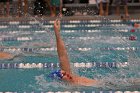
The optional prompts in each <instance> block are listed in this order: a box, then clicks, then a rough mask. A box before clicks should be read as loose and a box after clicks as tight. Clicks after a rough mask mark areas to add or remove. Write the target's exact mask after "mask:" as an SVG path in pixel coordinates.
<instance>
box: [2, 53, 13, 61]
mask: <svg viewBox="0 0 140 93" xmlns="http://www.w3.org/2000/svg"><path fill="white" fill-rule="evenodd" d="M13 58H14V56H13V55H12V54H10V53H7V52H0V60H6V59H13Z"/></svg>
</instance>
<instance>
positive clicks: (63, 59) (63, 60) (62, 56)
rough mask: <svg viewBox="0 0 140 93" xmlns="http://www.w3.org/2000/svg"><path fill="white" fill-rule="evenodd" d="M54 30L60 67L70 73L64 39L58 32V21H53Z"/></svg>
mask: <svg viewBox="0 0 140 93" xmlns="http://www.w3.org/2000/svg"><path fill="white" fill-rule="evenodd" d="M54 31H55V36H56V45H57V53H58V57H59V61H60V68H61V69H62V70H64V71H66V72H67V73H71V69H70V62H69V57H68V54H67V50H66V48H65V44H64V41H63V40H62V38H61V34H60V21H58V20H56V21H54Z"/></svg>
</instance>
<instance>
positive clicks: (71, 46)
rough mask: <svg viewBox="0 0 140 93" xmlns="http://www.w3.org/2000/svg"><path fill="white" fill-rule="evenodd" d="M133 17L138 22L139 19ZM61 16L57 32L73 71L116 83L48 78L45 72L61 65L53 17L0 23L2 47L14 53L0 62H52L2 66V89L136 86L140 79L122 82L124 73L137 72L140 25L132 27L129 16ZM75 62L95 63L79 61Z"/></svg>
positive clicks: (138, 75)
mask: <svg viewBox="0 0 140 93" xmlns="http://www.w3.org/2000/svg"><path fill="white" fill-rule="evenodd" d="M131 21H132V22H133V21H134V22H137V23H140V20H131ZM61 22H62V23H61V35H62V37H63V40H64V41H65V45H66V47H67V50H68V54H69V58H70V61H71V63H73V64H72V69H73V71H74V72H75V73H77V74H79V75H81V76H86V77H89V78H94V79H100V80H105V81H111V82H113V83H114V85H102V86H101V87H96V86H94V87H72V86H70V85H68V84H65V83H64V82H60V81H57V80H56V81H54V80H52V79H50V78H49V77H47V76H48V74H49V73H50V72H51V71H53V70H55V69H58V68H59V67H58V64H57V63H58V57H57V52H56V46H55V36H54V32H53V25H52V24H53V22H52V21H47V20H46V21H45V20H44V21H39V22H36V21H6V22H4V21H3V22H1V23H0V40H1V42H0V44H1V46H4V47H3V48H1V51H6V52H9V53H12V54H13V55H15V56H16V57H15V58H14V59H12V60H0V64H18V65H19V64H20V63H23V64H27V63H30V64H32V63H35V64H38V63H42V64H45V63H47V64H49V65H51V64H54V65H53V66H49V67H44V68H43V67H41V68H22V69H19V68H16V69H14V68H6V67H5V69H0V91H2V92H5V91H11V92H25V91H26V92H31V91H34V92H44V91H45V92H48V91H53V92H56V91H71V92H72V91H81V92H82V91H85V92H87V93H90V92H91V91H100V90H103V91H109V90H113V91H116V90H121V91H126V90H130V91H131V90H132V91H133V90H140V86H139V85H140V84H136V85H134V84H130V83H129V82H125V81H126V80H127V79H128V78H132V79H137V78H140V72H139V71H140V68H139V66H140V63H139V61H140V59H139V57H140V49H139V48H140V47H139V44H140V43H139V42H140V39H139V37H140V36H139V33H140V29H139V28H133V27H132V22H122V21H120V20H109V19H103V20H73V21H61ZM135 39H136V40H135ZM10 49H11V50H10ZM14 49H15V50H14ZM18 49H19V51H18ZM76 63H79V64H80V63H84V64H87V63H92V64H96V65H92V67H85V66H83V67H82V66H81V67H78V66H76ZM104 63H107V64H111V63H115V65H117V66H108V65H106V64H104ZM74 64H75V65H74ZM100 64H102V66H100ZM103 64H104V65H103ZM118 64H120V65H118ZM1 68H2V67H1Z"/></svg>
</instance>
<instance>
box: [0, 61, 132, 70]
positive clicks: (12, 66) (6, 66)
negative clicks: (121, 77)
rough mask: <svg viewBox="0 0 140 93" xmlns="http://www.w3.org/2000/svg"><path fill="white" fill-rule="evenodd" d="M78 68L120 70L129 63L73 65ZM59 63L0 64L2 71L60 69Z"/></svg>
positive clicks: (76, 63)
mask: <svg viewBox="0 0 140 93" xmlns="http://www.w3.org/2000/svg"><path fill="white" fill-rule="evenodd" d="M72 65H73V66H74V67H76V68H92V67H97V68H119V67H128V66H129V63H128V62H119V63H118V62H88V63H84V62H82V63H78V62H75V63H72ZM58 67H59V63H0V69H33V68H38V69H39V68H58Z"/></svg>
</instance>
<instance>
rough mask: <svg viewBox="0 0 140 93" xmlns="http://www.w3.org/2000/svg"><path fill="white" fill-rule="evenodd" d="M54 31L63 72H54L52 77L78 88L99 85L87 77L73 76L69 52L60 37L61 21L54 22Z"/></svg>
mask: <svg viewBox="0 0 140 93" xmlns="http://www.w3.org/2000/svg"><path fill="white" fill-rule="evenodd" d="M54 31H55V36H56V45H57V53H58V57H59V61H60V68H61V70H57V71H54V72H52V73H51V74H50V75H51V76H52V77H54V76H57V77H58V78H59V79H61V80H63V81H66V82H69V83H70V84H72V85H78V86H94V85H97V84H98V83H99V81H97V80H94V79H90V78H87V77H82V76H78V75H76V74H73V73H72V71H71V68H70V62H69V58H68V55H67V50H66V48H65V44H64V42H63V40H62V38H61V35H60V21H55V22H54Z"/></svg>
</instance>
